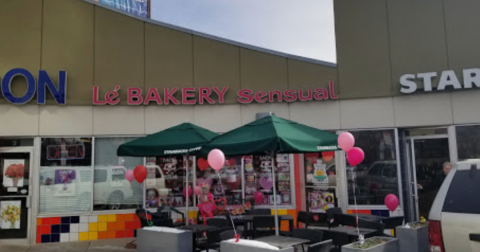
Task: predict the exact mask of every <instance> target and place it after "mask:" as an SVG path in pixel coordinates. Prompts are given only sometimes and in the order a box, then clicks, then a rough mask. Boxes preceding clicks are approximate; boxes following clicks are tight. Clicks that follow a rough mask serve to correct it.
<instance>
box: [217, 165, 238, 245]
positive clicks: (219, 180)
mask: <svg viewBox="0 0 480 252" xmlns="http://www.w3.org/2000/svg"><path fill="white" fill-rule="evenodd" d="M217 176H218V183H220V188H222V193H223V198H224V199H225V201H226V200H227V196H226V195H225V189H224V188H223V185H222V177H220V173H219V172H218V171H217ZM226 211H228V209H227V210H226ZM230 221H231V222H232V226H233V232H235V237H237V230H236V229H235V223H233V218H232V216H231V215H230Z"/></svg>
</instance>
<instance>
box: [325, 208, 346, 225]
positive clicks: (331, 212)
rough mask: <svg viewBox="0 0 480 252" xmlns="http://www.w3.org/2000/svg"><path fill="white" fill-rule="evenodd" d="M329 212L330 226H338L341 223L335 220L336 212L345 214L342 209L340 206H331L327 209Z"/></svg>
mask: <svg viewBox="0 0 480 252" xmlns="http://www.w3.org/2000/svg"><path fill="white" fill-rule="evenodd" d="M326 213H327V221H328V227H329V228H330V227H338V225H339V223H338V220H335V216H334V215H335V214H343V213H342V209H341V208H339V207H334V208H329V209H327V211H326Z"/></svg>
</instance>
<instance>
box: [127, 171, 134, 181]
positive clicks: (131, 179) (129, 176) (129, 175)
mask: <svg viewBox="0 0 480 252" xmlns="http://www.w3.org/2000/svg"><path fill="white" fill-rule="evenodd" d="M125 179H126V180H128V182H130V183H132V181H133V179H134V177H133V170H127V173H125Z"/></svg>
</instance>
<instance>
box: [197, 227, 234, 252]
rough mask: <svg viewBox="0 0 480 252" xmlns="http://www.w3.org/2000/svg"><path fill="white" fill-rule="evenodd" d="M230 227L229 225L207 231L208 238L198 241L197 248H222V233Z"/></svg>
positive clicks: (207, 249)
mask: <svg viewBox="0 0 480 252" xmlns="http://www.w3.org/2000/svg"><path fill="white" fill-rule="evenodd" d="M211 220H213V219H211ZM228 229H229V228H228V227H223V228H218V229H215V230H211V231H207V238H206V239H203V240H200V241H197V243H196V248H200V249H202V250H206V251H207V252H208V251H209V250H210V249H215V250H218V248H220V242H221V241H222V236H221V234H222V233H223V232H225V231H227V230H228Z"/></svg>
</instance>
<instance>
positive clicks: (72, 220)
mask: <svg viewBox="0 0 480 252" xmlns="http://www.w3.org/2000/svg"><path fill="white" fill-rule="evenodd" d="M70 223H73V224H76V223H80V216H72V217H70Z"/></svg>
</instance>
